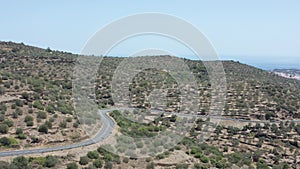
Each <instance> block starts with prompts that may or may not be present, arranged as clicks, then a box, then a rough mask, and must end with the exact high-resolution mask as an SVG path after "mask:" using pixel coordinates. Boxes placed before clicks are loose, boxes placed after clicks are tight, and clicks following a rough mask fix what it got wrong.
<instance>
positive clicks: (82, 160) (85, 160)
mask: <svg viewBox="0 0 300 169" xmlns="http://www.w3.org/2000/svg"><path fill="white" fill-rule="evenodd" d="M89 161H90V160H89V158H88V157H87V156H83V157H80V160H79V164H80V165H87V164H88V163H89Z"/></svg>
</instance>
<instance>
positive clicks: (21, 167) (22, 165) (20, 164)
mask: <svg viewBox="0 0 300 169" xmlns="http://www.w3.org/2000/svg"><path fill="white" fill-rule="evenodd" d="M12 164H14V165H15V166H16V167H17V168H18V169H26V168H27V167H28V164H29V162H28V159H27V158H26V157H24V156H19V157H16V158H14V159H13V161H12Z"/></svg>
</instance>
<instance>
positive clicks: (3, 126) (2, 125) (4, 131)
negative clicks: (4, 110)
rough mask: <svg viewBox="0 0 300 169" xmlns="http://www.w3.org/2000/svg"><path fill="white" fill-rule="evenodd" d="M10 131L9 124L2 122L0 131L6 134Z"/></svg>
mask: <svg viewBox="0 0 300 169" xmlns="http://www.w3.org/2000/svg"><path fill="white" fill-rule="evenodd" d="M7 132H8V125H7V124H0V133H1V134H6V133H7Z"/></svg>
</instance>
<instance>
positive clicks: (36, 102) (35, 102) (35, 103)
mask: <svg viewBox="0 0 300 169" xmlns="http://www.w3.org/2000/svg"><path fill="white" fill-rule="evenodd" d="M33 107H34V108H37V109H40V110H44V106H43V104H42V102H41V101H39V100H36V101H34V102H33Z"/></svg>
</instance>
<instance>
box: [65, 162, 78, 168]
mask: <svg viewBox="0 0 300 169" xmlns="http://www.w3.org/2000/svg"><path fill="white" fill-rule="evenodd" d="M77 168H78V166H77V164H76V163H74V162H73V163H69V164H67V169H77Z"/></svg>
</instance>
